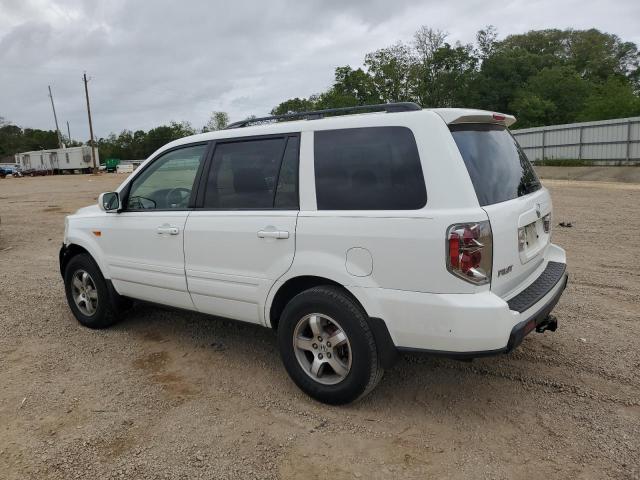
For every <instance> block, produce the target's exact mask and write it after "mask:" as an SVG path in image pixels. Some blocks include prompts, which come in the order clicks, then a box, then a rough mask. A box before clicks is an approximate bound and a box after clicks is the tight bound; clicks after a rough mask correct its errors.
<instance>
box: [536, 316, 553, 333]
mask: <svg viewBox="0 0 640 480" xmlns="http://www.w3.org/2000/svg"><path fill="white" fill-rule="evenodd" d="M557 328H558V319H557V318H556V317H554V316H553V315H549V316H547V318H545V319H544V320H543V321H542V322H541V323H540V324H539V325H536V332H538V333H544V332H545V331H546V330H549V331H550V332H555V331H556V329H557Z"/></svg>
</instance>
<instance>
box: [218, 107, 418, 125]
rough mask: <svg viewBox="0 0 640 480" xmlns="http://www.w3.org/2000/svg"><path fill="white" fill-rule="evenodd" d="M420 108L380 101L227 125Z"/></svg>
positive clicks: (393, 111) (254, 119) (272, 116)
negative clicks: (372, 103)
mask: <svg viewBox="0 0 640 480" xmlns="http://www.w3.org/2000/svg"><path fill="white" fill-rule="evenodd" d="M415 110H422V107H421V106H420V105H418V104H417V103H414V102H397V103H380V104H377V105H357V106H355V107H342V108H327V109H325V110H311V111H309V112H296V113H286V114H284V115H271V116H269V117H259V118H247V119H245V120H241V121H239V122H234V123H232V124H230V125H228V126H227V128H226V130H228V129H230V128H242V127H246V126H249V125H252V124H256V123H266V122H279V121H288V120H316V119H318V118H323V117H324V116H325V115H332V114H349V113H355V112H363V111H365V112H387V113H395V112H411V111H415Z"/></svg>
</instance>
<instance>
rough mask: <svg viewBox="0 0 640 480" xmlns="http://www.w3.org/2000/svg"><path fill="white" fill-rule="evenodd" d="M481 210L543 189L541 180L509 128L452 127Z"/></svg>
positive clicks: (468, 125)
mask: <svg viewBox="0 0 640 480" xmlns="http://www.w3.org/2000/svg"><path fill="white" fill-rule="evenodd" d="M450 130H451V135H453V139H454V140H455V141H456V144H457V145H458V149H459V150H460V153H461V154H462V158H463V159H464V163H465V165H466V166H467V170H468V172H469V176H470V177H471V182H472V183H473V187H474V188H475V190H476V195H477V196H478V201H479V202H480V205H481V206H485V205H492V204H494V203H500V202H505V201H507V200H513V199H514V198H517V197H522V196H524V195H527V194H529V193H532V192H535V191H536V190H539V189H540V188H541V185H540V180H538V176H537V175H536V173H535V171H534V170H533V167H532V166H531V163H529V160H528V159H527V156H526V155H525V154H524V152H523V151H522V149H521V148H520V145H518V142H516V139H515V138H513V136H512V135H511V133H510V132H509V131H508V130H507V128H506V127H504V126H501V125H493V124H482V123H478V124H460V125H451V126H450Z"/></svg>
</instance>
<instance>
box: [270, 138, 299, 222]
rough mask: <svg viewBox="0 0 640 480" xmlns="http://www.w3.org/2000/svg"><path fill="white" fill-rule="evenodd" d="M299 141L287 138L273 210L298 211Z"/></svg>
mask: <svg viewBox="0 0 640 480" xmlns="http://www.w3.org/2000/svg"><path fill="white" fill-rule="evenodd" d="M299 146H300V139H299V138H298V137H289V139H288V140H287V148H286V149H285V151H284V157H283V158H282V166H281V167H280V175H279V176H278V187H277V190H276V198H275V201H274V204H273V206H274V208H279V209H287V210H298V209H299V208H300V201H299V199H298V157H299V152H300V148H299Z"/></svg>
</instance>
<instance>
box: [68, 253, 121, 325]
mask: <svg viewBox="0 0 640 480" xmlns="http://www.w3.org/2000/svg"><path fill="white" fill-rule="evenodd" d="M64 284H65V292H66V295H67V303H68V304H69V307H70V308H71V311H72V312H73V315H74V316H75V317H76V319H77V320H78V322H80V323H81V324H82V325H84V326H85V327H89V328H106V327H109V326H111V325H113V324H114V323H115V322H116V321H117V320H118V318H117V309H116V306H115V305H114V300H113V299H112V298H111V295H110V293H109V289H108V287H107V282H106V281H105V279H104V277H103V276H102V273H101V272H100V269H99V268H98V266H97V265H96V263H95V262H94V261H93V259H92V258H91V257H90V256H89V255H87V254H84V253H83V254H79V255H76V256H75V257H73V258H72V259H71V260H69V263H68V264H67V266H66V268H65V273H64Z"/></svg>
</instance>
